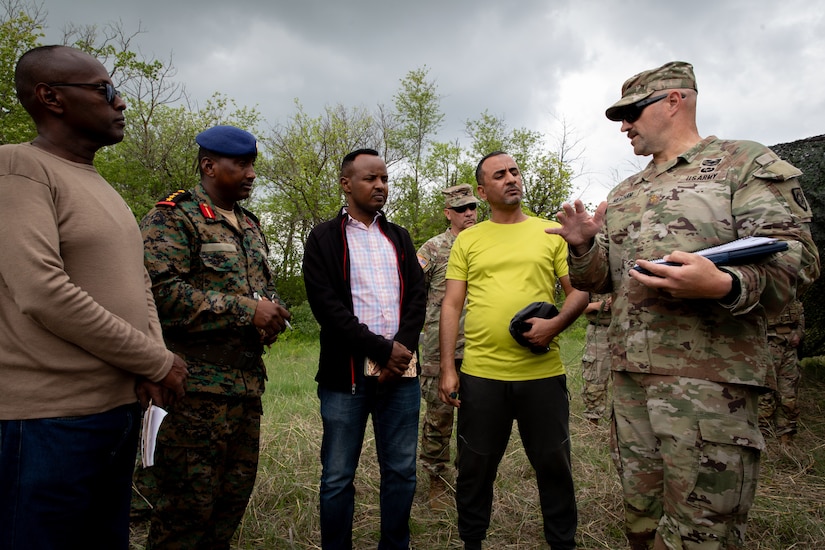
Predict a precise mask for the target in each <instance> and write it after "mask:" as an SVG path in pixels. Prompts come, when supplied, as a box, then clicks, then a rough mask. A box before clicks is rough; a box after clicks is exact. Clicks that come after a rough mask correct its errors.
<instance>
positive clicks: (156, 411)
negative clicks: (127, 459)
mask: <svg viewBox="0 0 825 550" xmlns="http://www.w3.org/2000/svg"><path fill="white" fill-rule="evenodd" d="M166 414H167V413H166V411H164V410H163V409H161V408H160V407H158V406H157V405H152V404H150V405H149V407H148V408H147V409H146V412H145V413H143V431H142V433H141V436H140V458H141V461H142V463H143V467H144V468H148V467H149V466H154V464H155V447H156V445H157V440H158V430H160V423H161V422H163V419H164V418H166Z"/></svg>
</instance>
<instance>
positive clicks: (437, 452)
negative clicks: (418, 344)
mask: <svg viewBox="0 0 825 550" xmlns="http://www.w3.org/2000/svg"><path fill="white" fill-rule="evenodd" d="M439 380H440V378H439V377H438V376H423V375H422V376H421V397H422V398H423V399H424V402H425V403H426V407H425V409H424V420H423V422H422V423H421V451H420V453H419V455H418V456H419V458H420V459H421V465H422V466H423V467H424V469H425V470H426V471H427V473H429V474H430V475H431V476H433V477H436V476H441V477H446V474H447V473H448V472H449V470H450V468H449V462H450V441H451V440H452V437H453V418H454V416H455V408H454V407H452V406H450V405H447V404H446V403H444V402H443V401H441V399H439V397H438V383H439Z"/></svg>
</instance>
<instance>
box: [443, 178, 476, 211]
mask: <svg viewBox="0 0 825 550" xmlns="http://www.w3.org/2000/svg"><path fill="white" fill-rule="evenodd" d="M441 193H442V194H443V195H444V207H445V208H455V207H457V206H464V205H465V204H476V203H478V199H477V198H476V197H475V195H473V188H472V186H471V185H470V184H469V183H462V184H460V185H453V186H452V187H448V188H446V189H442V190H441Z"/></svg>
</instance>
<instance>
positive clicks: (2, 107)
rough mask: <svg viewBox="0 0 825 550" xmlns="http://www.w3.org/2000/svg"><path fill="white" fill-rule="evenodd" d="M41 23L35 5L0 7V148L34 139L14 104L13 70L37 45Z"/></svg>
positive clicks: (13, 1)
mask: <svg viewBox="0 0 825 550" xmlns="http://www.w3.org/2000/svg"><path fill="white" fill-rule="evenodd" d="M44 21H45V15H44V14H43V13H41V11H40V7H39V6H37V5H36V4H33V3H31V2H27V1H24V0H2V2H1V3H0V144H4V143H21V142H24V141H30V140H32V139H33V138H34V136H35V135H37V132H36V130H35V127H34V122H32V120H31V117H29V114H28V113H27V112H26V110H25V109H24V108H23V106H22V105H21V104H20V102H19V101H18V100H17V93H16V91H15V88H14V68H15V66H16V65H17V60H18V59H19V58H20V56H21V55H23V54H24V53H25V52H27V51H28V50H30V49H32V48H34V47H35V46H38V45H39V43H40V39H41V38H42V37H43V25H44Z"/></svg>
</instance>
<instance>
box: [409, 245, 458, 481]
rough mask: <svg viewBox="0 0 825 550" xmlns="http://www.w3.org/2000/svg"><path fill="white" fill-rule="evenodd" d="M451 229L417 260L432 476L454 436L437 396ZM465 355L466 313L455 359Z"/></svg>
mask: <svg viewBox="0 0 825 550" xmlns="http://www.w3.org/2000/svg"><path fill="white" fill-rule="evenodd" d="M455 237H456V236H455V235H453V232H452V231H451V230H450V229H447V230H446V231H445V232H444V233H441V234H439V235H436V236H435V237H433V238H432V239H430V240H429V241H427V242H425V243H424V244H423V245H421V248H419V249H418V263H419V264H420V265H421V269H423V270H424V284H425V286H426V288H427V314H426V318H425V321H424V332H423V335H422V340H421V396H422V397H423V398H424V401H425V402H426V404H427V407H426V410H425V412H424V422H423V425H422V428H421V453H420V455H419V456H420V458H421V460H422V463H423V466H424V469H425V470H427V472H429V474H430V475H431V476H444V474H445V473H446V472H447V464H448V463H449V461H450V439H451V438H452V435H453V411H454V408H453V407H452V406H451V405H447V404H446V403H444V402H443V401H441V399H440V398H439V397H438V384H439V379H440V377H439V373H440V368H441V367H440V364H441V351H440V346H439V342H438V323H439V318H440V316H441V302H442V301H443V300H444V293H445V292H446V290H447V281H446V280H445V278H444V276H445V275H446V273H447V260H449V259H450V250H451V249H452V247H453V243H454V242H455ZM463 357H464V312H462V314H461V319H460V321H459V333H458V339H457V341H456V354H455V358H456V362H458V361H460V360H461V359H462V358H463Z"/></svg>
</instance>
